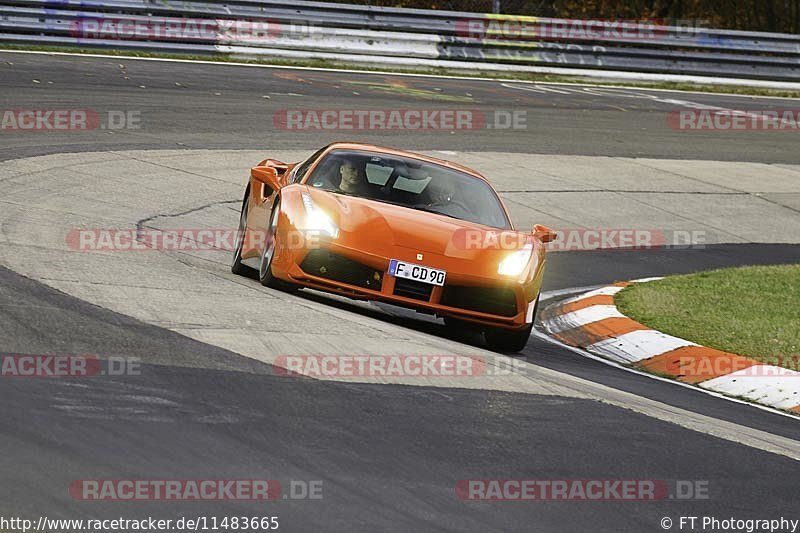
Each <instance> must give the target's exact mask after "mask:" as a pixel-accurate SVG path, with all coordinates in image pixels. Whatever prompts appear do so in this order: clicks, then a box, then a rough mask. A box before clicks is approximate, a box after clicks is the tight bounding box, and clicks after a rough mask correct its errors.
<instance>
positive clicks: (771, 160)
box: [0, 53, 800, 531]
mask: <svg viewBox="0 0 800 533" xmlns="http://www.w3.org/2000/svg"><path fill="white" fill-rule="evenodd" d="M8 63H12V64H10V65H9V64H8ZM120 65H122V66H123V67H124V68H121V67H120ZM0 69H1V70H2V77H0V87H2V92H0V101H2V108H4V109H5V108H30V107H34V106H35V107H37V108H54V107H59V108H97V109H100V110H101V111H102V112H105V111H108V110H113V109H125V110H138V111H141V121H142V122H141V125H142V127H141V128H139V129H136V130H120V131H115V132H114V133H109V131H91V132H68V133H56V132H49V133H44V132H29V133H21V132H17V133H14V134H11V135H9V132H2V133H0V135H2V140H3V143H2V146H0V158H2V160H3V161H2V162H1V163H0V205H2V208H0V228H2V232H0V264H1V265H2V269H0V308H2V310H3V311H2V313H0V352H2V353H3V354H4V355H9V354H97V355H100V356H103V357H126V358H131V357H133V358H137V359H138V360H140V361H141V365H142V366H141V372H140V373H139V374H138V375H126V376H116V377H114V376H99V377H95V378H81V379H53V380H46V379H38V380H34V379H19V378H16V379H10V378H3V383H2V386H1V387H0V394H2V396H0V397H1V398H2V399H3V401H2V402H0V406H1V407H0V409H2V410H3V416H2V417H0V425H1V426H2V434H3V436H4V441H5V445H4V452H3V454H2V455H0V472H2V475H3V479H4V480H5V481H6V483H4V484H3V488H2V489H0V490H1V491H2V492H0V495H2V498H1V499H0V501H2V502H3V503H2V504H0V505H2V506H3V508H2V510H0V511H2V513H3V514H4V515H8V516H11V515H30V516H39V515H42V514H45V515H46V514H48V513H50V515H52V516H55V515H58V516H61V517H70V518H90V517H105V516H117V515H122V516H129V517H134V516H144V515H154V516H158V517H160V518H174V517H177V516H184V515H187V514H192V515H200V514H204V513H205V514H209V515H210V514H214V513H216V514H218V515H220V516H222V515H234V514H247V515H252V516H255V515H259V514H260V513H262V512H264V511H265V506H264V504H263V503H260V504H256V503H252V502H242V501H219V502H214V503H211V502H203V503H200V502H186V501H184V502H168V501H158V502H123V501H117V502H114V501H99V502H87V501H81V500H79V499H76V498H74V497H73V496H72V495H71V494H70V492H69V490H68V488H69V486H70V484H71V483H73V482H74V481H75V480H80V479H222V478H225V479H241V478H247V479H252V478H262V477H263V478H268V479H277V480H282V482H283V483H284V484H287V485H288V484H289V483H290V482H291V481H292V480H306V481H309V480H313V481H321V482H322V486H323V493H322V494H323V497H322V498H321V499H318V500H302V499H298V500H292V499H287V500H283V499H279V500H278V501H275V502H270V503H269V504H267V506H266V510H267V511H268V512H269V513H270V514H274V515H277V516H280V517H281V520H282V522H281V526H282V527H283V528H285V529H286V530H288V531H309V530H342V529H347V530H359V531H360V530H363V531H375V530H389V531H400V530H408V529H411V528H413V529H418V530H431V531H443V530H453V531H460V530H464V529H467V528H470V529H475V528H477V529H479V530H487V531H488V530H492V531H500V530H502V531H505V530H508V531H511V530H514V531H516V530H536V529H543V530H548V531H552V530H567V529H572V530H592V531H620V530H635V531H658V530H662V529H661V526H660V521H661V520H662V518H664V517H672V518H673V519H676V520H677V518H678V517H679V516H682V515H683V516H688V515H700V516H702V515H719V516H722V515H725V516H727V515H730V514H731V513H734V514H736V515H738V516H739V517H741V518H775V517H780V516H781V515H787V516H788V515H789V514H791V512H792V510H793V509H794V502H793V494H794V493H795V492H796V490H797V479H798V477H797V472H798V470H797V468H798V467H797V459H798V458H800V444H799V443H798V439H800V431H799V430H798V425H797V421H796V419H794V418H789V417H785V416H780V415H777V414H774V413H770V412H765V411H762V410H759V409H756V408H754V407H751V406H747V405H742V404H735V403H731V402H728V401H725V400H722V399H719V398H715V397H711V396H707V395H704V394H702V393H699V392H697V391H692V390H688V389H685V388H682V387H678V386H675V385H672V384H668V383H663V382H659V381H655V380H652V379H649V378H646V377H643V376H637V375H635V374H630V373H627V372H623V371H621V370H619V369H614V368H611V367H608V366H605V365H602V364H599V363H597V362H593V361H590V360H587V359H584V358H582V357H580V356H579V355H577V354H575V353H573V352H571V351H569V350H566V349H563V348H560V347H558V346H554V345H551V344H548V343H546V342H544V341H542V340H540V339H536V338H534V339H532V340H531V342H530V343H529V344H528V347H527V348H526V349H525V350H524V351H523V353H522V354H520V356H519V357H516V358H509V357H507V356H503V355H500V354H494V353H491V352H488V351H487V350H486V349H485V348H484V347H483V345H482V344H481V342H480V340H479V339H477V338H472V337H469V336H466V337H463V338H462V337H458V338H457V337H453V336H452V335H450V334H449V333H447V332H446V331H445V330H444V328H443V327H442V325H441V324H439V323H438V322H435V321H431V320H428V319H425V318H424V317H423V318H420V317H416V316H414V315H413V314H410V313H406V312H404V311H401V310H397V309H394V308H389V307H386V306H376V305H368V304H363V303H356V302H351V301H349V300H345V299H341V298H332V297H328V296H324V295H321V294H318V293H314V292H310V291H303V292H302V293H300V294H299V295H290V294H285V293H281V292H276V291H273V290H269V289H266V288H263V287H261V286H260V285H259V284H258V283H257V282H255V281H252V280H248V279H245V278H239V277H236V276H233V275H232V274H230V273H229V271H228V261H229V257H228V255H229V254H228V253H223V252H219V251H197V250H154V251H147V252H92V251H81V250H79V249H74V247H71V246H70V243H69V241H68V239H67V235H68V234H69V232H70V231H71V230H73V229H76V228H94V229H97V228H115V229H125V230H131V229H136V228H139V229H154V230H169V229H179V228H195V229H215V228H229V227H235V223H236V221H237V218H238V207H239V204H240V202H241V194H242V190H243V183H244V181H243V180H244V179H245V177H246V171H247V168H248V167H249V166H251V165H253V164H255V163H256V162H258V161H259V160H260V159H263V158H264V157H267V156H276V157H279V158H282V159H284V160H287V161H290V160H297V159H300V158H302V157H305V156H307V155H308V154H310V153H311V151H313V149H314V148H316V147H319V146H321V145H322V144H324V143H325V142H327V141H329V140H333V139H334V138H335V137H336V136H341V132H339V133H335V134H332V133H320V132H315V133H311V132H288V131H276V130H275V129H274V128H273V127H272V126H273V124H272V122H271V116H272V115H273V114H274V113H275V112H277V111H279V110H281V109H287V108H290V107H303V108H309V109H320V108H323V107H328V108H337V107H338V108H353V107H357V106H360V105H368V106H374V107H376V108H389V107H391V106H394V107H413V106H429V107H437V106H440V105H447V106H453V105H455V106H458V105H461V103H455V104H453V101H452V100H450V101H449V103H443V102H445V100H443V99H442V97H441V96H435V95H437V94H440V95H442V94H443V95H446V96H451V97H454V96H460V97H463V98H470V99H471V100H470V101H468V102H466V103H465V105H467V106H468V107H470V106H474V107H475V108H476V109H483V110H487V111H491V110H492V109H496V108H497V107H498V104H497V99H498V97H499V96H503V97H504V98H507V99H512V98H518V99H519V101H514V106H515V108H518V109H519V108H521V109H526V110H527V111H528V117H529V118H531V117H535V119H536V120H537V121H539V120H541V121H543V122H542V123H543V124H544V123H546V124H548V126H547V127H543V128H538V127H537V128H528V129H526V130H524V131H517V132H514V131H501V130H495V131H491V132H490V131H474V132H469V133H463V134H462V133H455V134H452V135H450V134H447V135H443V134H441V133H431V132H418V133H409V134H404V135H403V136H402V137H401V136H398V135H396V134H389V133H385V132H359V133H358V136H359V137H360V140H366V141H369V142H375V143H379V144H390V145H397V144H398V141H399V140H400V139H402V141H403V142H402V144H403V147H406V148H412V149H418V150H425V151H426V152H428V153H431V154H432V155H436V156H437V157H442V158H445V159H452V160H456V161H458V162H461V163H464V164H466V165H468V166H472V167H474V168H476V169H478V170H480V171H482V172H484V173H486V174H487V175H488V176H489V177H490V179H492V180H493V183H494V185H495V186H496V187H497V189H498V190H499V191H500V192H501V195H502V196H503V198H504V200H505V201H506V203H507V204H508V205H509V208H510V210H511V211H512V216H513V218H514V219H515V221H516V222H517V224H518V225H519V226H520V227H527V226H530V225H532V224H533V223H543V224H550V225H553V226H556V227H559V228H567V229H575V230H582V231H585V230H586V229H587V228H605V229H608V230H615V229H616V230H619V229H631V228H634V229H635V228H645V229H647V230H658V231H659V232H661V233H660V235H662V236H667V237H668V238H674V237H675V236H676V235H683V234H684V233H679V232H686V231H689V232H695V233H696V235H698V236H701V237H702V243H701V244H702V246H696V247H691V248H684V247H678V248H657V249H651V250H638V251H620V250H599V251H588V252H587V251H563V252H558V253H553V254H552V255H551V256H550V258H551V259H550V264H549V265H548V273H547V277H546V282H545V285H546V286H545V290H547V291H557V290H563V289H570V288H573V287H586V286H594V285H600V284H603V283H610V282H614V281H617V280H620V279H635V278H639V277H646V276H650V275H653V276H656V275H664V274H670V273H676V272H690V271H696V270H702V269H707V268H713V267H718V266H726V265H738V264H774V263H786V262H797V261H798V260H800V247H799V246H798V245H797V241H798V239H800V227H798V226H800V214H798V209H800V205H798V203H797V202H798V199H800V186H798V185H797V183H798V177H799V176H800V160H799V159H798V157H797V154H796V152H795V151H793V150H792V149H791V147H792V145H793V144H792V143H793V141H792V136H791V134H787V133H780V134H778V133H769V132H737V133H736V134H732V135H731V134H726V135H722V134H721V133H719V132H718V133H716V134H714V135H711V134H708V133H700V132H692V133H691V134H690V133H687V132H678V131H674V130H671V129H669V128H668V127H667V126H666V125H665V122H664V121H665V120H666V119H665V116H666V115H667V113H669V112H670V110H672V109H673V108H675V107H676V106H686V105H688V104H686V102H693V103H695V104H698V103H699V104H702V105H709V106H711V105H713V106H719V107H726V108H739V107H742V106H746V107H747V108H748V109H761V108H764V109H769V108H772V107H775V106H783V107H786V106H787V103H786V102H785V101H777V102H776V101H775V100H770V99H742V98H737V97H731V96H716V95H697V94H683V93H666V94H665V93H661V92H652V93H647V92H645V91H640V90H636V91H631V90H629V89H625V90H623V89H617V90H610V89H609V90H602V91H600V90H595V91H593V92H592V91H585V90H583V89H582V88H576V87H573V86H564V87H562V86H547V87H548V88H550V89H551V90H549V91H548V90H539V92H536V91H529V90H520V89H516V88H509V87H504V86H503V84H502V83H501V82H497V81H466V80H451V79H436V78H410V77H399V76H391V75H386V74H377V75H372V74H365V73H364V74H361V73H359V74H350V73H332V72H321V71H296V70H289V69H266V68H249V67H232V66H225V65H211V66H209V65H202V66H199V65H192V64H189V63H180V64H171V63H170V64H164V63H157V62H147V61H135V60H122V59H105V58H84V57H63V56H58V57H51V56H41V55H39V56H34V55H25V54H12V53H0ZM121 71H124V74H123V73H122V72H121ZM126 77H127V78H128V79H125V78H126ZM33 79H36V80H39V81H40V82H42V83H32V82H31V80H33ZM87 80H89V81H87ZM49 81H50V82H52V83H51V84H49V83H48V82H49ZM176 82H178V83H180V86H176V85H175V83H176ZM141 86H144V87H145V88H141ZM531 87H532V88H534V89H536V86H531ZM437 89H439V90H437ZM632 92H635V93H637V94H640V93H641V94H649V95H653V94H655V95H656V97H655V98H652V97H650V96H647V97H642V96H641V95H640V96H638V97H634V96H632V95H631V93H632ZM217 93H219V94H217ZM353 93H358V94H357V95H356V94H353ZM528 93H530V94H528ZM467 94H469V95H470V96H469V97H467V96H466V95H467ZM513 95H518V96H513ZM264 96H270V98H264ZM743 100H744V101H745V102H743ZM619 108H621V109H619ZM601 131H605V132H606V133H605V134H603V135H601V134H600V132H601ZM608 131H613V132H614V133H615V135H609V134H608ZM740 133H741V135H739V134H740ZM476 146H479V147H480V150H476ZM754 176H757V179H754ZM365 353H374V354H380V355H387V356H391V355H419V356H429V355H437V354H456V355H461V356H469V357H474V358H476V359H480V360H481V361H485V362H486V364H487V365H488V366H489V367H491V368H496V369H501V368H507V365H509V364H511V366H512V367H513V369H514V371H513V372H496V373H488V374H487V375H483V376H478V377H460V378H454V377H447V378H441V377H435V378H434V377H428V378H425V379H419V378H409V377H406V378H401V379H394V378H386V377H380V378H374V377H370V378H363V377H362V378H358V379H351V378H346V379H337V380H316V379H301V378H291V377H285V376H282V375H280V373H276V372H275V370H274V368H273V367H272V363H274V362H275V361H276V359H277V358H279V357H280V356H285V355H291V354H296V355H309V354H335V355H359V354H365ZM471 479H472V480H476V479H538V480H575V479H584V480H586V479H597V480H609V479H638V480H655V481H658V482H664V483H666V485H667V486H669V487H673V486H674V485H675V483H676V482H677V481H679V480H684V481H686V480H691V481H694V482H701V485H702V482H707V484H708V487H709V498H708V499H694V500H689V501H679V500H677V499H674V498H673V499H670V498H666V499H664V500H661V501H657V502H648V501H616V502H615V501H609V502H578V501H561V502H545V501H530V502H472V501H464V500H462V499H461V498H459V494H460V493H459V491H458V490H457V487H459V486H460V485H459V483H463V482H464V481H465V480H471Z"/></svg>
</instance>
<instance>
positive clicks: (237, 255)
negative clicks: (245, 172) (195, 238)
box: [231, 192, 258, 278]
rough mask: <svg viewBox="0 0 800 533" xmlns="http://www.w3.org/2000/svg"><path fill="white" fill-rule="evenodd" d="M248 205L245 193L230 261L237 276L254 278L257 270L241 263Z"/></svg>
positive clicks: (247, 195)
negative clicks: (234, 247) (234, 248)
mask: <svg viewBox="0 0 800 533" xmlns="http://www.w3.org/2000/svg"><path fill="white" fill-rule="evenodd" d="M248 205H250V193H249V192H248V193H246V194H245V197H244V201H243V202H242V212H241V214H240V215H239V231H238V232H237V234H236V250H235V251H234V252H233V262H231V272H233V273H234V274H236V275H237V276H247V277H248V278H255V277H256V275H257V274H258V272H257V271H256V269H255V268H250V267H249V266H247V265H245V264H244V263H242V247H243V245H244V238H245V231H246V230H247V206H248Z"/></svg>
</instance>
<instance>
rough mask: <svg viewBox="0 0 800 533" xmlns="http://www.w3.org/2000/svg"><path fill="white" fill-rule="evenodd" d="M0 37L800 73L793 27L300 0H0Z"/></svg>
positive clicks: (250, 51)
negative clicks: (750, 28)
mask: <svg viewBox="0 0 800 533" xmlns="http://www.w3.org/2000/svg"><path fill="white" fill-rule="evenodd" d="M195 27H196V29H195ZM170 28H171V29H172V31H168V30H169V29H170ZM0 42H6V43H26V44H47V45H63V46H80V47H84V48H91V47H96V48H117V49H146V50H163V51H165V52H180V53H190V54H229V55H235V56H278V57H301V58H323V59H333V60H336V59H340V60H344V61H351V62H364V63H395V64H406V65H420V66H442V65H447V66H450V67H456V68H457V67H458V66H461V65H463V66H464V67H465V68H466V67H468V68H471V69H474V68H475V65H485V66H487V67H488V66H489V65H491V66H493V67H502V68H503V69H505V70H514V69H520V70H523V69H526V68H528V67H532V66H548V67H569V68H580V69H602V70H604V71H608V70H610V71H620V72H642V73H659V74H686V75H695V76H698V75H699V76H713V77H728V78H742V79H753V80H775V81H791V82H798V81H800V36H798V35H786V34H769V33H758V32H743V31H730V30H714V29H703V28H681V27H673V26H657V25H647V24H637V23H622V22H620V23H615V22H608V21H605V22H591V21H572V20H560V19H545V18H534V17H520V16H511V15H493V14H477V13H463V12H451V11H433V10H420V9H400V8H382V7H370V6H358V5H350V4H332V3H324V2H310V1H305V0H298V1H290V0H266V1H262V0H232V1H228V2H225V3H218V2H211V1H205V0H193V1H168V0H108V1H92V0H17V1H13V0H12V1H7V2H3V1H0Z"/></svg>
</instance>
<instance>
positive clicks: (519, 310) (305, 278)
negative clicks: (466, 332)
mask: <svg viewBox="0 0 800 533" xmlns="http://www.w3.org/2000/svg"><path fill="white" fill-rule="evenodd" d="M398 259H401V260H405V259H404V258H402V257H399V258H398ZM411 262H414V261H411ZM388 264H389V259H387V258H376V257H373V256H368V255H365V254H361V253H359V252H355V251H353V250H349V249H347V248H342V247H337V246H335V245H332V246H330V247H328V248H318V249H314V250H309V251H306V252H305V253H304V254H303V255H302V257H295V258H294V260H293V261H291V262H290V263H288V264H287V265H286V267H287V268H286V269H285V271H284V272H274V273H275V274H276V275H277V276H278V277H282V278H284V279H286V280H287V281H291V282H293V283H297V284H300V285H303V286H305V287H309V288H314V289H318V290H322V291H326V292H332V293H336V294H342V295H345V296H348V297H351V298H357V299H364V300H375V301H382V302H386V303H390V304H394V305H399V306H402V307H407V308H411V309H415V310H417V311H421V312H426V313H430V314H434V315H438V316H441V317H452V318H458V319H460V320H464V321H467V322H471V323H474V324H476V325H481V326H489V327H499V328H505V329H509V330H516V329H522V328H525V327H526V326H527V325H528V324H530V322H531V321H532V313H531V310H532V306H533V302H534V301H535V299H536V296H538V289H539V287H538V285H537V280H532V281H531V283H528V284H520V283H510V282H505V283H502V280H488V281H486V280H484V281H483V282H480V281H479V282H477V283H476V281H475V280H474V279H470V277H469V276H459V274H458V273H456V272H448V278H447V281H446V282H445V286H444V287H439V286H434V285H428V284H424V283H420V282H415V281H411V280H407V279H404V278H396V277H394V276H391V275H389V274H388V272H387V270H388ZM538 283H539V284H540V280H538Z"/></svg>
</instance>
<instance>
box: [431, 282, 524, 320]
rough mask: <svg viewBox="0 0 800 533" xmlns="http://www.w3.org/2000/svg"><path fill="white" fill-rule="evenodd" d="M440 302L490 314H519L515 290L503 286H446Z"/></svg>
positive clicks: (448, 305)
mask: <svg viewBox="0 0 800 533" xmlns="http://www.w3.org/2000/svg"><path fill="white" fill-rule="evenodd" d="M440 303H441V304H442V305H446V306H447V307H456V308H458V309H466V310H468V311H477V312H479V313H487V314H490V315H500V316H514V315H516V314H517V297H516V295H515V294H514V291H512V290H511V289H507V288H503V287H458V286H446V287H445V288H444V293H443V294H442V299H441V302H440Z"/></svg>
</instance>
